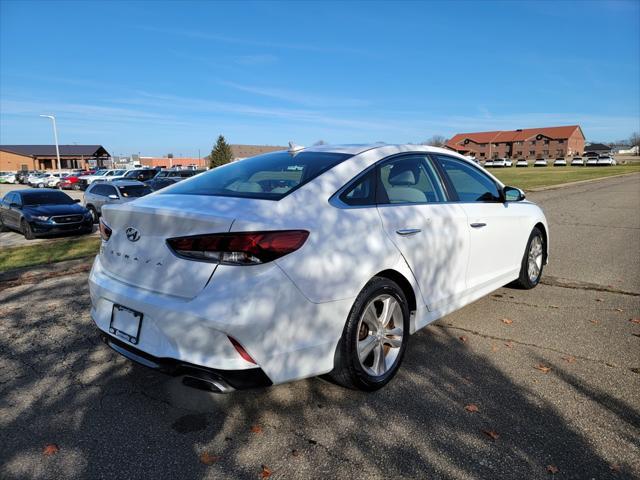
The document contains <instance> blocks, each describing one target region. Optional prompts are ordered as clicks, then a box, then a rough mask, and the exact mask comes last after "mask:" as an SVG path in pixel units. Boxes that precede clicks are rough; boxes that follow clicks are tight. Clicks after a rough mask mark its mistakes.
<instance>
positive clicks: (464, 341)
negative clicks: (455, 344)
mask: <svg viewBox="0 0 640 480" xmlns="http://www.w3.org/2000/svg"><path fill="white" fill-rule="evenodd" d="M458 338H459V339H460V341H461V342H462V343H466V341H467V337H465V336H464V335H463V336H461V337H458Z"/></svg>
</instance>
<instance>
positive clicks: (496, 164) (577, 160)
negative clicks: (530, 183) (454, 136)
mask: <svg viewBox="0 0 640 480" xmlns="http://www.w3.org/2000/svg"><path fill="white" fill-rule="evenodd" d="M474 161H475V162H476V163H480V164H481V165H482V166H484V167H485V168H505V167H512V166H513V164H514V162H513V161H512V160H511V159H509V158H495V159H489V160H485V161H484V162H479V161H478V160H474ZM549 162H550V160H547V159H546V158H538V159H536V160H535V161H534V162H533V166H534V167H546V166H548V165H549ZM529 165H530V163H529V162H528V161H527V160H525V159H519V160H516V161H515V166H516V167H528V166H529ZM551 165H553V166H554V167H566V166H567V160H566V159H564V158H563V157H559V158H556V159H555V160H553V162H552V163H551ZM569 165H571V166H572V167H584V166H587V167H602V166H614V165H617V162H616V160H615V158H613V157H612V156H610V155H600V156H599V157H586V158H582V157H573V158H572V159H571V162H570V163H569Z"/></svg>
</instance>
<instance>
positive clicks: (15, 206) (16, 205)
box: [9, 202, 20, 208]
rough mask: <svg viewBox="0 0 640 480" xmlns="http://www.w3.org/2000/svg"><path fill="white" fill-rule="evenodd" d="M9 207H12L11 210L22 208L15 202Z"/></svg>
mask: <svg viewBox="0 0 640 480" xmlns="http://www.w3.org/2000/svg"><path fill="white" fill-rule="evenodd" d="M9 207H10V208H20V205H18V204H17V203H15V202H11V203H10V204H9Z"/></svg>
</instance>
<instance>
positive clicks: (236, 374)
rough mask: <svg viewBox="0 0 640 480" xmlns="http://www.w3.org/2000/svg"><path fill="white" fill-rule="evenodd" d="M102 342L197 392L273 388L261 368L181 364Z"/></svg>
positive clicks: (110, 340) (119, 342) (117, 343)
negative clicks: (178, 380)
mask: <svg viewBox="0 0 640 480" xmlns="http://www.w3.org/2000/svg"><path fill="white" fill-rule="evenodd" d="M102 340H103V341H104V342H105V343H106V344H107V345H108V346H109V347H110V348H111V349H113V350H114V351H116V352H117V353H119V354H120V355H122V356H124V357H126V358H128V359H129V360H131V361H133V362H136V363H138V364H140V365H144V366H145V367H148V368H151V369H153V370H158V371H160V372H162V373H165V374H167V375H171V376H174V377H175V376H182V377H184V378H183V380H182V381H183V383H184V384H185V385H188V386H190V387H194V388H198V389H200V390H209V391H212V392H216V393H228V392H231V391H233V390H245V389H248V388H261V387H269V386H271V385H273V383H272V382H271V380H269V377H267V376H266V375H265V373H264V372H263V371H262V369H261V368H250V369H246V370H218V369H215V368H206V367H202V366H199V365H193V364H190V363H187V362H181V361H179V360H175V359H173V358H159V357H154V356H153V355H149V354H148V353H146V352H143V351H142V350H140V349H137V348H135V347H133V346H131V345H129V344H127V343H126V342H124V341H122V340H120V339H117V338H114V337H112V336H109V335H107V334H102Z"/></svg>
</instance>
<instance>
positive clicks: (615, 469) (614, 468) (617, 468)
mask: <svg viewBox="0 0 640 480" xmlns="http://www.w3.org/2000/svg"><path fill="white" fill-rule="evenodd" d="M609 470H611V471H612V472H616V473H619V472H620V465H618V464H615V465H609Z"/></svg>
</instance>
